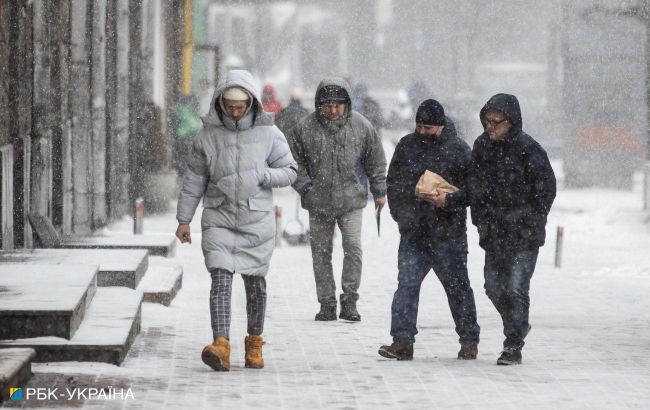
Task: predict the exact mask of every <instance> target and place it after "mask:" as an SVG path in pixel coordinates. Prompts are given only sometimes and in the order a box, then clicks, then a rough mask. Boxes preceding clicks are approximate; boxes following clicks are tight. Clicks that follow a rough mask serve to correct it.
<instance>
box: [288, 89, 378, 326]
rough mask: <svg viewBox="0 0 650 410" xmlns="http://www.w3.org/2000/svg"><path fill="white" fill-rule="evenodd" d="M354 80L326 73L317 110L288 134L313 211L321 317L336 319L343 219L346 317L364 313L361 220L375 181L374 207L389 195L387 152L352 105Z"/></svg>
mask: <svg viewBox="0 0 650 410" xmlns="http://www.w3.org/2000/svg"><path fill="white" fill-rule="evenodd" d="M350 91H351V90H350V86H349V84H348V83H347V81H345V80H344V79H342V78H340V77H330V78H326V79H324V80H323V81H321V82H320V84H319V85H318V88H317V90H316V97H315V105H316V111H315V112H313V113H311V114H309V115H308V116H307V117H306V118H305V119H304V120H303V121H301V122H300V124H298V125H297V126H295V127H294V128H293V129H292V130H291V131H290V132H289V135H288V136H287V139H288V141H289V146H290V147H291V151H292V153H293V155H294V158H295V159H296V161H297V162H298V178H297V179H296V181H295V182H294V183H293V185H292V186H293V187H294V189H295V190H296V191H297V192H298V194H300V197H301V200H302V207H303V208H305V209H306V210H307V211H308V212H309V229H310V236H311V238H310V239H311V253H312V259H313V268H314V277H315V279H316V293H317V296H318V302H319V303H320V305H321V308H320V311H319V312H318V314H316V317H315V320H336V282H335V281H334V274H333V272H332V246H333V245H332V240H333V235H334V228H335V226H336V225H338V227H339V229H340V231H341V239H342V242H343V254H344V257H343V273H342V275H341V288H342V289H343V294H341V299H340V302H341V312H340V315H339V318H340V319H344V320H350V321H359V320H361V315H359V312H358V310H357V300H358V298H359V294H358V293H357V291H358V289H359V285H360V284H361V265H362V250H361V221H362V215H363V208H364V207H365V206H366V205H367V203H368V188H370V192H371V193H372V196H373V198H374V202H375V208H376V209H378V210H379V211H381V208H382V207H383V206H384V204H385V202H386V157H385V156H384V148H383V146H382V143H381V139H380V138H379V136H378V135H377V131H375V129H374V128H373V127H372V125H371V124H370V122H369V121H368V120H367V119H365V118H364V117H363V116H362V115H361V114H359V113H358V112H356V111H353V110H352V104H351V99H350V95H351V93H350Z"/></svg>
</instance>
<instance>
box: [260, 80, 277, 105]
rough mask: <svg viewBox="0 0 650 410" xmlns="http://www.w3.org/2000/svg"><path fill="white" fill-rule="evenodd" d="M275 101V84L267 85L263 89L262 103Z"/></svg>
mask: <svg viewBox="0 0 650 410" xmlns="http://www.w3.org/2000/svg"><path fill="white" fill-rule="evenodd" d="M273 100H275V87H273V84H266V85H265V86H264V88H263V89H262V102H266V101H273Z"/></svg>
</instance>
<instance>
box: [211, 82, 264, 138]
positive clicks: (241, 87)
mask: <svg viewBox="0 0 650 410" xmlns="http://www.w3.org/2000/svg"><path fill="white" fill-rule="evenodd" d="M237 90H238V91H237ZM241 92H243V93H245V94H247V95H248V96H249V97H250V98H249V100H248V101H249V104H248V107H247V110H246V114H245V115H244V117H243V118H242V119H240V120H239V121H238V123H239V125H238V126H239V128H240V129H242V127H250V126H252V125H253V124H256V125H271V124H272V123H273V117H272V116H270V115H265V113H264V112H263V110H262V109H261V108H260V106H261V102H260V95H259V85H258V83H257V81H255V78H254V77H253V75H252V74H251V73H250V72H248V71H246V70H230V71H228V72H227V73H226V75H225V76H224V79H223V81H221V82H220V83H219V85H217V87H216V88H215V90H214V95H213V97H212V104H211V106H210V111H208V114H206V116H205V117H204V118H203V121H204V123H206V124H216V125H221V124H223V125H225V126H226V127H228V128H232V127H234V126H235V121H233V120H232V119H231V118H230V117H228V116H227V115H225V113H224V107H223V100H224V99H228V98H226V94H227V95H228V97H233V98H243V96H242V94H241ZM235 101H236V100H235Z"/></svg>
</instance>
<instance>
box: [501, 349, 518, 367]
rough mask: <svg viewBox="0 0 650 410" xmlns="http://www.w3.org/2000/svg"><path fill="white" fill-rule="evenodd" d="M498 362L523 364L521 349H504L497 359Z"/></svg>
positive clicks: (506, 364) (505, 364)
mask: <svg viewBox="0 0 650 410" xmlns="http://www.w3.org/2000/svg"><path fill="white" fill-rule="evenodd" d="M497 364H498V365H501V366H510V365H513V364H521V350H516V349H508V348H506V349H503V352H501V356H499V358H498V359H497Z"/></svg>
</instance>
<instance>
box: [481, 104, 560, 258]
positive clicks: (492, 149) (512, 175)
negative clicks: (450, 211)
mask: <svg viewBox="0 0 650 410" xmlns="http://www.w3.org/2000/svg"><path fill="white" fill-rule="evenodd" d="M489 109H494V110H497V111H500V112H502V113H503V114H504V115H505V116H506V117H507V118H508V120H509V122H510V123H511V124H512V128H511V129H510V131H509V132H508V134H507V135H506V136H505V138H504V139H503V140H501V141H493V140H491V139H490V137H489V136H488V134H487V132H484V133H483V134H481V135H480V136H479V137H478V138H477V139H476V141H475V142H474V148H473V150H472V162H471V166H470V173H469V188H470V196H471V214H472V222H473V223H474V225H476V226H477V228H478V232H479V237H480V245H481V247H482V248H483V249H485V250H493V251H494V250H503V251H507V250H510V251H520V250H526V249H535V248H538V247H540V246H542V245H544V241H545V237H546V231H545V228H546V217H547V215H548V213H549V211H550V209H551V205H552V204H553V200H554V199H555V194H556V182H555V174H554V173H553V169H552V168H551V164H550V162H549V160H548V156H547V155H546V151H544V149H543V148H542V147H541V146H540V145H539V144H538V143H537V141H535V140H534V139H533V138H532V137H531V136H529V135H528V134H526V133H525V132H523V131H522V121H521V110H520V108H519V101H518V100H517V97H515V96H514V95H509V94H497V95H495V96H493V97H492V98H490V100H489V101H488V102H487V104H485V106H484V107H483V109H481V113H480V118H481V123H483V125H484V126H485V113H486V112H487V111H488V110H489Z"/></svg>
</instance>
